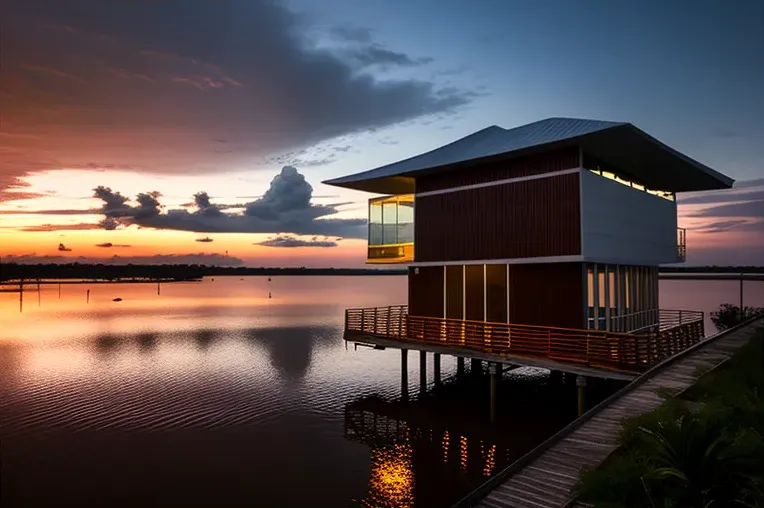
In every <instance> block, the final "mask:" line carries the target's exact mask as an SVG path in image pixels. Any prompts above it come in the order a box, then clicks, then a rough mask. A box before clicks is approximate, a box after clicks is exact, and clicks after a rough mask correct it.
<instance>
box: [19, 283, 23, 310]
mask: <svg viewBox="0 0 764 508" xmlns="http://www.w3.org/2000/svg"><path fill="white" fill-rule="evenodd" d="M19 312H24V279H20V280H19Z"/></svg>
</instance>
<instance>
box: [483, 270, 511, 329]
mask: <svg viewBox="0 0 764 508" xmlns="http://www.w3.org/2000/svg"><path fill="white" fill-rule="evenodd" d="M485 280H486V307H487V308H486V320H487V321H491V322H493V323H506V322H507V321H509V319H508V317H509V316H507V265H486V267H485Z"/></svg>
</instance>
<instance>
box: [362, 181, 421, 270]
mask: <svg viewBox="0 0 764 508" xmlns="http://www.w3.org/2000/svg"><path fill="white" fill-rule="evenodd" d="M412 261H414V195H413V194H404V195H400V196H386V197H383V198H375V199H370V200H369V248H368V253H367V256H366V262H367V263H372V264H374V263H377V264H393V263H411V262H412Z"/></svg>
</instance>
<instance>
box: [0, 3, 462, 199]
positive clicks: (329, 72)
mask: <svg viewBox="0 0 764 508" xmlns="http://www.w3.org/2000/svg"><path fill="white" fill-rule="evenodd" d="M0 16H2V18H3V20H4V21H5V23H4V27H5V29H4V32H3V38H4V41H3V42H4V48H6V49H5V50H4V56H5V58H4V65H3V72H2V73H0V93H2V94H3V96H12V97H13V100H12V101H6V102H7V104H5V103H4V108H3V109H4V110H3V131H4V132H5V133H6V137H7V139H4V141H6V142H7V143H5V144H4V146H5V147H6V148H7V149H9V150H13V152H12V153H10V154H8V155H4V158H3V165H2V166H0V193H2V192H3V191H4V190H6V191H7V190H8V189H9V188H11V187H14V186H16V185H17V183H18V178H19V177H23V176H24V175H28V174H30V173H34V172H37V171H43V170H57V169H61V168H82V167H88V166H89V165H97V166H98V167H99V168H109V169H113V170H116V171H119V170H123V169H125V168H141V171H142V172H144V173H156V174H183V175H189V174H197V175H198V174H214V173H217V172H219V171H220V168H248V167H252V165H253V163H254V164H256V163H257V161H259V160H262V159H264V158H266V157H268V156H270V155H272V154H274V153H280V152H284V151H293V150H299V149H301V148H305V147H308V146H312V145H315V144H316V143H319V142H322V141H325V140H330V139H333V138H336V137H338V136H344V135H348V134H352V133H360V132H365V131H369V130H372V129H377V128H381V127H386V126H390V125H394V124H398V123H403V122H407V121H411V120H413V119H416V118H420V117H424V116H432V115H443V114H450V113H452V112H454V111H456V110H458V109H459V108H461V107H462V106H464V105H466V104H468V103H470V102H471V100H472V99H473V97H474V96H475V95H474V94H473V93H471V92H469V91H466V90H461V89H453V88H445V87H444V84H443V83H439V82H437V79H438V78H437V77H423V78H421V79H403V78H398V79H390V78H383V77H381V76H380V75H378V74H376V72H377V70H378V69H377V70H375V69H376V68H377V67H379V66H381V65H397V66H409V67H412V66H418V65H422V64H423V63H425V62H426V61H427V59H426V58H415V57H411V56H409V55H407V54H405V53H402V52H399V51H396V50H395V49H388V48H385V47H382V46H381V45H380V44H379V43H378V42H376V41H374V40H373V37H372V36H371V34H370V33H368V31H365V30H364V29H363V28H355V29H353V28H351V27H340V28H334V29H332V28H331V27H329V28H327V29H326V30H324V32H327V31H333V33H334V35H335V37H336V36H337V35H338V34H339V35H342V36H344V39H342V40H341V41H340V43H339V45H338V46H335V47H333V48H325V47H320V46H319V44H318V42H317V41H318V39H320V38H321V37H322V36H323V35H325V34H322V33H319V32H316V31H315V30H313V31H311V28H312V25H311V21H312V20H311V18H310V16H308V15H306V14H302V13H298V12H295V11H293V10H291V9H290V8H288V7H287V6H286V5H285V4H283V3H281V2H276V1H275V0H258V1H252V0H228V1H225V2H210V1H208V0H186V1H184V2H183V3H182V5H181V3H180V2H169V3H168V2H149V1H131V2H103V1H101V0H68V1H67V2H60V1H58V0H37V1H35V2H29V1H26V0H6V1H4V2H2V7H1V8H0ZM311 34H313V35H315V37H312V35H311ZM349 53H350V54H351V55H353V56H352V58H348V54H349ZM359 66H365V67H368V66H372V67H371V68H361V69H359ZM221 139H222V140H225V141H226V143H225V144H224V148H223V144H221V143H220V142H218V141H217V140H221ZM83 154H87V159H86V160H83ZM92 161H97V164H93V162H92ZM0 199H2V198H0Z"/></svg>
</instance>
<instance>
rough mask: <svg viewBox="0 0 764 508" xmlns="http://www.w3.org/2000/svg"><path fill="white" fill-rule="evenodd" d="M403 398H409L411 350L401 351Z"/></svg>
mask: <svg viewBox="0 0 764 508" xmlns="http://www.w3.org/2000/svg"><path fill="white" fill-rule="evenodd" d="M401 398H402V399H403V400H408V398H409V350H408V349H401Z"/></svg>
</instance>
